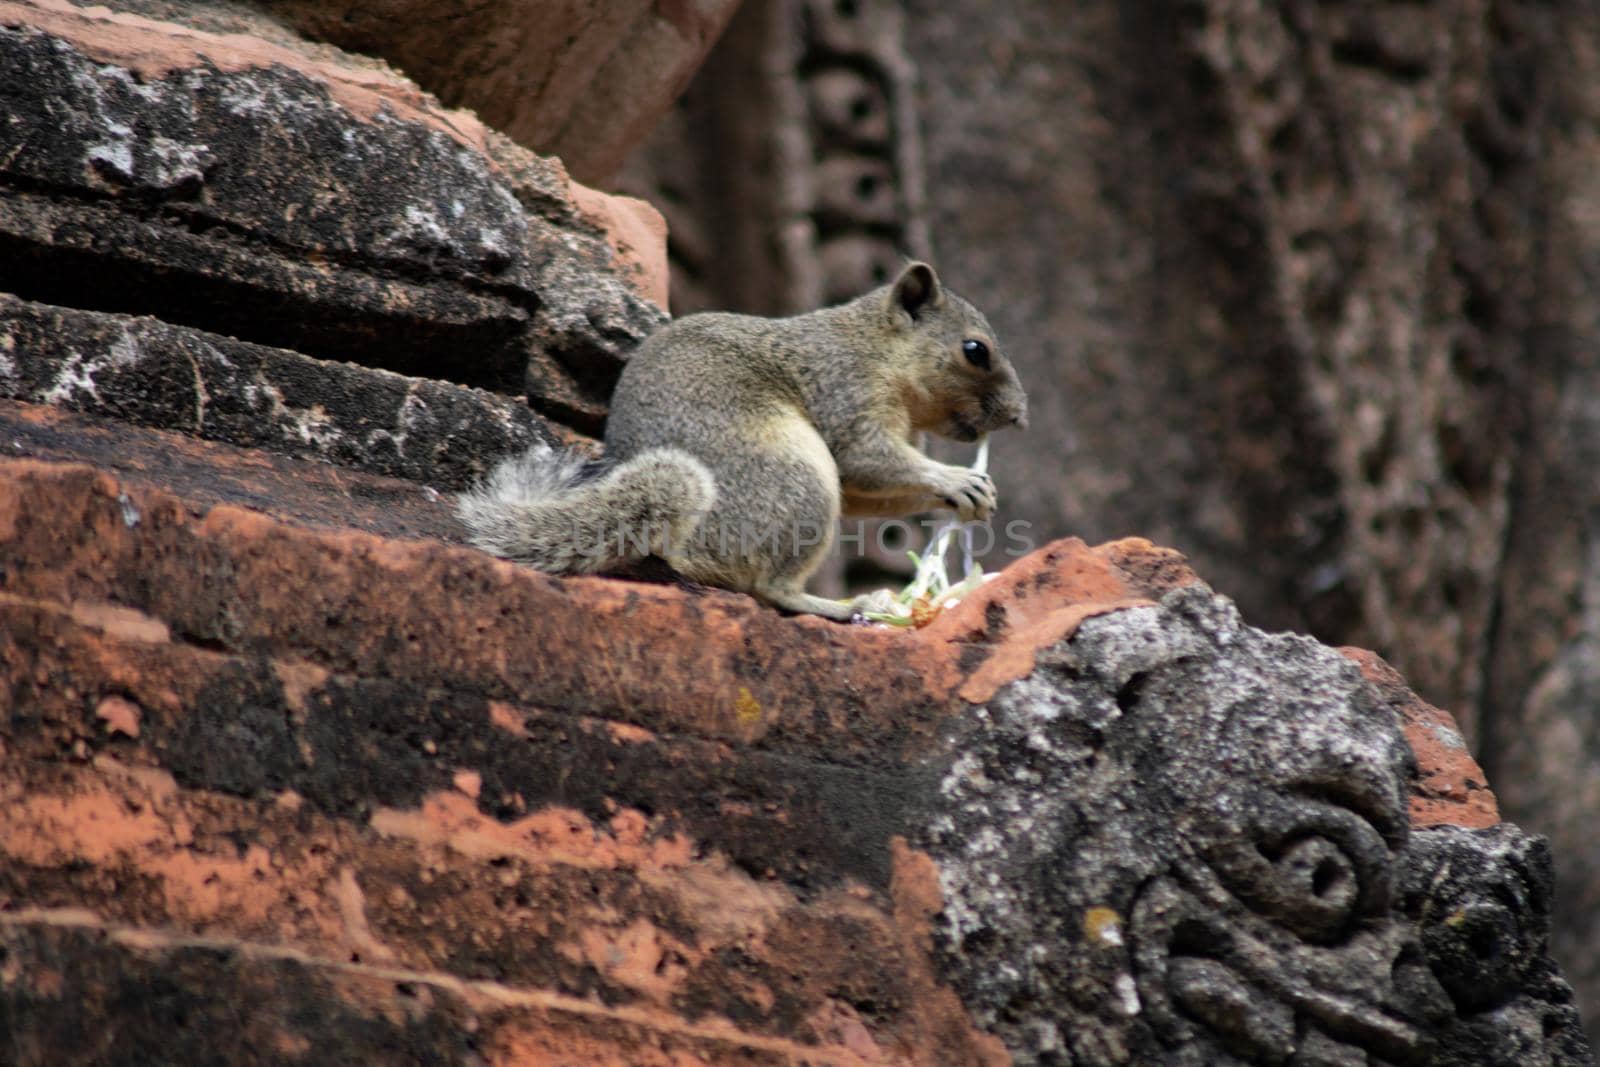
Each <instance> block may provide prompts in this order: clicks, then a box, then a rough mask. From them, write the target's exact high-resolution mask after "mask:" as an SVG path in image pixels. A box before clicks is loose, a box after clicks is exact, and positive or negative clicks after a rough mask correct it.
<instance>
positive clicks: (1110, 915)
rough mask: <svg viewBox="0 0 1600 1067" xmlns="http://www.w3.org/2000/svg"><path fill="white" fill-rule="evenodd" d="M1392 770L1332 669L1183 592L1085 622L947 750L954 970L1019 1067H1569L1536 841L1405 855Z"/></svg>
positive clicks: (1451, 846)
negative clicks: (1546, 1066) (1155, 1066)
mask: <svg viewBox="0 0 1600 1067" xmlns="http://www.w3.org/2000/svg"><path fill="white" fill-rule="evenodd" d="M1412 773H1414V766H1413V761H1412V758H1411V754H1410V750H1409V749H1408V748H1407V747H1406V746H1405V744H1404V742H1403V740H1402V738H1401V734H1400V731H1399V727H1398V725H1397V723H1396V722H1395V721H1394V720H1393V718H1392V715H1391V714H1390V712H1389V711H1388V710H1387V709H1386V708H1385V707H1384V706H1383V705H1382V704H1381V703H1380V702H1378V701H1377V700H1376V699H1375V698H1374V695H1373V693H1372V691H1371V690H1370V689H1369V688H1368V686H1367V685H1366V683H1365V682H1363V680H1362V678H1361V676H1360V674H1359V672H1358V671H1357V669H1356V668H1355V667H1354V665H1353V664H1351V663H1350V662H1348V661H1347V660H1346V659H1345V658H1344V657H1342V656H1340V655H1339V654H1338V653H1336V652H1334V651H1333V650H1332V649H1329V648H1327V647H1325V646H1322V645H1320V644H1318V643H1317V642H1315V641H1312V640H1311V639H1309V638H1305V637H1299V636H1293V635H1268V634H1265V633H1262V632H1260V631H1258V630H1254V629H1251V628H1249V627H1246V626H1244V625H1242V624H1241V623H1240V621H1239V619H1238V616H1237V614H1236V612H1235V611H1234V609H1233V606H1232V604H1231V603H1230V602H1228V601H1227V600H1225V599H1223V598H1221V597H1218V596H1215V595H1214V594H1212V593H1211V592H1210V591H1209V590H1207V589H1205V588H1203V587H1191V588H1188V589H1184V590H1180V591H1178V592H1176V593H1173V594H1171V595H1170V596H1169V597H1168V598H1167V599H1166V600H1165V601H1164V602H1163V604H1162V605H1161V606H1160V607H1150V608H1140V609H1134V610H1129V611H1123V612H1119V613H1117V614H1115V615H1112V616H1107V617H1105V618H1101V619H1092V620H1090V621H1088V622H1086V623H1085V624H1084V625H1083V626H1082V628H1081V629H1080V630H1079V632H1078V634H1077V636H1076V637H1075V638H1073V639H1072V640H1070V641H1067V642H1064V643H1063V644H1061V645H1059V646H1057V648H1056V649H1054V650H1053V651H1052V652H1051V653H1050V654H1048V656H1047V657H1045V658H1044V659H1042V660H1041V669H1040V670H1038V671H1036V672H1035V674H1034V675H1033V676H1032V677H1031V678H1029V679H1026V680H1024V681H1022V682H1018V683H1016V684H1014V685H1012V686H1011V687H1009V688H1008V689H1006V690H1004V691H1002V693H1001V694H1000V695H999V696H998V697H997V698H996V699H995V700H994V701H993V702H991V703H990V704H989V705H988V706H987V707H986V708H983V709H980V711H979V712H978V713H977V717H976V719H975V725H974V726H973V728H972V729H971V730H970V731H969V732H968V734H967V735H966V736H965V737H962V738H959V739H957V740H956V741H954V742H953V749H952V754H951V759H950V762H949V764H948V766H947V768H946V770H945V772H944V777H943V780H942V787H941V791H940V795H941V800H942V808H941V810H939V811H937V812H936V813H934V814H933V815H932V817H931V819H930V821H929V824H928V833H927V843H928V845H929V847H930V848H931V849H932V850H933V851H934V852H935V854H936V855H938V856H939V858H940V863H941V868H942V870H943V871H944V875H943V881H944V886H943V888H944V891H945V901H946V909H945V912H944V931H943V952H944V960H945V963H946V966H947V970H948V973H949V974H950V976H951V977H952V979H953V980H954V981H955V983H956V985H957V987H958V988H959V989H960V991H961V992H962V995H963V997H964V999H965V1000H966V1001H967V1003H968V1004H969V1005H971V1006H972V1007H973V1008H974V1010H975V1011H976V1012H977V1013H978V1014H979V1018H980V1021H981V1022H982V1023H983V1024H984V1025H987V1026H989V1027H992V1028H993V1029H994V1030H995V1031H996V1032H998V1033H999V1034H1001V1036H1002V1037H1003V1038H1004V1039H1005V1041H1006V1043H1007V1044H1008V1046H1010V1048H1011V1049H1012V1050H1013V1051H1014V1052H1015V1053H1016V1054H1017V1056H1018V1061H1019V1062H1022V1063H1073V1064H1096V1065H1098V1064H1106V1065H1109V1064H1122V1063H1142V1064H1150V1063H1163V1064H1194V1065H1201V1064H1207V1065H1216V1064H1236V1063H1275V1064H1295V1065H1304V1067H1309V1065H1313V1064H1315V1065H1336V1064H1419V1065H1421V1064H1431V1065H1443V1064H1463V1065H1465V1064H1468V1063H1472V1064H1525V1063H1588V1062H1590V1061H1589V1059H1588V1055H1587V1051H1586V1047H1585V1045H1584V1042H1583V1038H1582V1036H1581V1033H1580V1032H1579V1030H1578V1028H1577V1020H1576V1015H1575V1013H1574V1011H1573V1009H1572V1008H1571V1006H1570V1004H1569V1001H1570V997H1571V991H1570V989H1568V988H1567V987H1566V985H1565V983H1564V982H1563V981H1562V980H1561V979H1560V978H1559V976H1558V975H1557V974H1556V973H1555V970H1554V967H1553V965H1552V964H1551V963H1550V961H1549V959H1548V957H1547V956H1546V954H1545V938H1546V932H1547V919H1548V911H1549V895H1550V878H1549V869H1548V863H1549V861H1548V856H1547V853H1546V851H1545V849H1544V846H1543V843H1542V842H1541V841H1539V840H1537V839H1534V838H1530V837H1528V836H1527V835H1524V834H1522V833H1521V832H1520V831H1519V830H1517V829H1516V828H1514V827H1511V826H1501V827H1498V828H1496V829H1495V830H1493V831H1488V832H1482V833H1471V832H1468V831H1457V830H1454V829H1445V830H1430V831H1426V832H1417V833H1412V832H1411V831H1410V830H1409V825H1408V819H1407V815H1406V805H1405V798H1406V794H1407V789H1408V779H1409V777H1410V776H1411V774H1412ZM1041 1006H1049V1007H1048V1008H1044V1009H1043V1010H1041Z"/></svg>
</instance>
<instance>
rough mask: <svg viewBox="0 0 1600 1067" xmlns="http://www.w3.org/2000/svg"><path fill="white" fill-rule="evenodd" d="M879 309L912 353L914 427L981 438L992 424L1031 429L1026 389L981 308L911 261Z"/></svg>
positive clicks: (908, 388)
mask: <svg viewBox="0 0 1600 1067" xmlns="http://www.w3.org/2000/svg"><path fill="white" fill-rule="evenodd" d="M880 292H881V293H882V294H883V296H882V311H883V314H885V315H887V316H888V318H889V324H890V330H891V332H892V333H893V334H894V335H895V337H896V338H898V339H900V341H901V343H900V344H899V345H896V346H895V347H896V348H898V349H900V351H902V352H908V353H909V355H910V359H909V365H905V364H902V366H901V370H902V372H903V373H905V374H906V375H907V378H906V379H905V381H904V382H903V383H902V384H903V390H904V393H905V396H906V398H907V408H908V410H909V411H910V413H911V424H912V428H913V429H915V430H925V431H928V432H930V433H936V434H938V435H939V436H941V437H948V438H951V439H952V440H956V441H976V440H977V439H978V438H979V437H982V436H983V435H984V434H986V433H988V432H989V431H991V430H999V429H1004V428H1005V427H1007V426H1018V427H1022V428H1026V427H1027V425H1028V395H1027V393H1025V392H1023V390H1022V383H1021V382H1020V381H1019V380H1018V379H1017V372H1016V370H1015V368H1013V367H1012V366H1011V361H1010V360H1008V359H1006V357H1005V355H1004V353H1002V352H1001V351H1000V343H999V342H998V341H997V340H996V339H995V335H994V328H993V327H992V326H990V325H989V320H988V319H986V318H984V317H983V313H982V312H980V311H979V310H978V309H977V308H975V307H973V306H972V305H971V304H969V303H967V302H966V301H965V300H963V299H962V298H961V297H959V296H957V295H956V294H955V293H953V292H951V291H950V290H948V289H946V288H945V287H944V286H943V285H941V284H940V283H939V276H938V275H937V274H935V273H934V272H933V268H932V267H930V266H928V265H927V264H926V263H911V264H908V265H907V266H906V268H905V269H904V270H903V271H901V272H900V276H899V277H898V278H896V279H895V281H894V283H893V284H892V285H890V286H888V287H887V288H885V289H883V290H880Z"/></svg>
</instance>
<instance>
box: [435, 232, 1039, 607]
mask: <svg viewBox="0 0 1600 1067" xmlns="http://www.w3.org/2000/svg"><path fill="white" fill-rule="evenodd" d="M1026 420H1027V396H1026V394H1025V393H1024V392H1023V389H1022V385H1021V383H1020V382H1019V381H1018V380H1017V375H1016V371H1015V370H1014V369H1013V368H1012V366H1011V364H1010V362H1009V361H1008V360H1007V359H1006V358H1005V356H1004V355H1003V354H1002V353H1001V351H1000V346H999V343H998V342H997V341H996V340H995V336H994V331H993V329H992V328H991V327H990V326H989V323H988V321H987V320H986V319H984V317H983V315H982V314H981V313H979V312H978V310H977V309H976V308H974V307H973V306H972V305H971V304H969V303H967V301H965V300H963V299H962V298H961V297H959V296H957V295H956V294H954V293H952V292H950V291H949V290H948V289H946V288H944V287H943V286H942V285H941V284H940V282H939V279H938V277H937V275H935V274H934V271H933V268H931V267H929V266H928V265H927V264H924V263H912V264H910V265H908V266H907V267H906V268H905V269H904V270H903V271H902V272H901V273H900V275H899V276H898V277H897V278H896V279H895V281H894V282H893V283H892V284H890V285H887V286H884V287H882V288H880V289H875V290H873V291H872V292H869V293H867V294H866V295H864V296H861V297H857V298H856V299H855V300H852V301H850V302H849V303H846V304H841V305H839V306H837V307H831V308H824V309H822V310H820V311H813V312H810V313H808V314H804V315H796V316H793V317H791V318H783V319H768V318H760V317H757V316H751V315H734V314H726V313H719V312H712V313H702V314H697V315H688V316H685V317H684V318H681V319H678V320H676V321H675V322H673V323H671V324H669V325H668V326H665V327H663V328H662V329H661V330H658V331H657V332H656V333H654V334H652V335H651V336H650V337H649V338H648V339H647V340H646V341H645V342H644V344H643V345H641V346H640V348H639V350H638V351H637V352H636V353H635V354H634V355H633V357H632V359H630V360H629V361H628V363H627V365H626V366H625V367H624V368H623V372H622V376H621V378H620V379H619V380H618V383H617V388H616V392H615V393H614V395H613V396H612V401H611V412H610V415H609V417H608V418H607V420H606V433H605V459H604V461H603V462H602V463H600V464H594V463H591V462H589V461H586V460H585V459H583V458H582V457H581V456H577V455H575V454H572V453H565V452H561V451H559V450H556V449H552V448H550V447H548V446H545V445H539V446H536V447H535V448H533V449H531V450H530V451H528V452H526V453H524V454H522V455H520V456H516V457H513V458H511V459H509V460H506V461H504V462H502V463H501V464H500V465H499V466H498V467H496V468H495V469H494V471H493V472H492V473H491V474H490V475H489V476H488V478H487V479H485V481H484V482H483V483H482V484H480V485H479V486H477V487H476V488H474V489H472V490H471V491H469V492H467V493H464V494H463V495H462V496H461V497H460V499H459V502H458V513H459V515H460V517H461V520H462V522H463V523H464V524H465V526H466V527H467V529H468V531H469V534H470V540H471V541H472V543H473V544H475V545H477V546H478V547H479V548H482V549H484V550H485V551H488V552H492V553H494V554H495V555H498V556H503V557H505V558H507V559H511V560H515V561H517V562H520V563H525V564H528V565H530V566H533V567H536V568H538V569H539V570H542V571H546V572H549V573H554V574H593V573H599V572H603V571H607V570H613V569H617V568H620V567H623V566H625V565H627V564H630V563H633V562H636V561H638V560H640V559H643V558H644V557H646V556H652V555H653V556H658V557H660V558H662V559H664V560H665V561H666V562H667V563H668V564H670V565H671V566H672V567H673V569H675V570H676V571H677V572H678V573H679V574H681V575H683V576H684V577H685V578H688V579H690V580H692V581H696V582H701V583H704V584H707V585H716V586H721V587H724V588H728V589H734V590H738V591H741V592H746V593H750V594H752V595H754V596H756V597H757V598H759V599H761V600H763V601H765V602H766V603H768V604H771V605H773V606H775V607H778V608H782V609H785V610H788V611H795V612H803V613H809V614H815V615H822V616H825V617H827V618H830V619H836V620H839V621H848V620H849V619H850V618H851V617H852V615H854V614H855V613H857V612H859V611H862V610H871V609H873V608H875V607H878V606H879V605H880V604H881V594H873V595H869V596H868V597H860V598H857V600H856V601H855V602H853V603H850V604H844V603H839V602H837V601H832V600H827V599H824V598H822V597H817V596H812V595H811V594H808V593H806V592H805V582H806V579H807V578H809V577H810V576H811V574H812V572H814V571H815V570H816V569H817V567H818V566H819V565H820V564H821V562H822V560H823V559H824V558H825V557H826V555H827V553H828V551H829V550H830V548H831V547H832V543H833V539H834V535H835V532H836V531H835V528H836V526H837V524H838V520H839V517H840V516H841V515H847V516H877V517H893V516H901V515H911V514H916V513H918V512H922V511H931V510H935V509H939V508H947V509H950V510H953V511H955V512H956V513H957V515H959V516H960V517H961V518H962V519H963V520H972V519H977V520H981V519H986V518H988V517H989V515H990V514H992V513H993V511H994V507H995V503H996V497H995V488H994V483H993V482H992V481H990V479H989V477H988V475H986V474H979V473H977V472H974V471H971V470H968V469H967V468H965V467H955V466H950V465H948V464H944V463H939V462H936V461H935V460H933V459H930V458H929V457H928V456H926V455H924V454H923V453H922V452H921V451H920V450H919V449H918V448H917V447H916V441H917V440H918V436H919V435H920V434H922V433H924V432H931V433H935V434H938V435H940V436H943V437H949V438H952V439H954V440H958V441H975V440H977V439H978V438H979V437H981V436H983V435H984V434H986V433H988V432H989V431H991V430H995V429H1000V428H1003V427H1006V426H1025V425H1026Z"/></svg>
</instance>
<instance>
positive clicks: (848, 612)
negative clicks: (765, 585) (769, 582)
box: [755, 589, 855, 622]
mask: <svg viewBox="0 0 1600 1067" xmlns="http://www.w3.org/2000/svg"><path fill="white" fill-rule="evenodd" d="M755 595H756V597H757V598H758V599H761V600H764V601H766V602H767V603H768V604H771V605H772V606H773V607H775V608H781V609H782V610H784V611H792V612H794V613H795V614H797V615H820V616H822V617H823V618H824V619H832V620H833V621H834V622H849V621H850V620H851V618H852V617H853V616H854V615H855V607H854V605H851V604H841V603H839V601H837V600H829V599H827V598H826V597H820V596H814V595H812V594H811V593H805V592H802V591H800V590H798V589H761V590H758V591H756V594H755Z"/></svg>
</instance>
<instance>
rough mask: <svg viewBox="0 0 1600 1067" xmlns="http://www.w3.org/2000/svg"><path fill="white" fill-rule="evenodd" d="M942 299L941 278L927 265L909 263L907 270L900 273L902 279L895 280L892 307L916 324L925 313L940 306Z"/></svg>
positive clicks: (891, 297)
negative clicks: (909, 317)
mask: <svg viewBox="0 0 1600 1067" xmlns="http://www.w3.org/2000/svg"><path fill="white" fill-rule="evenodd" d="M942 299H943V294H942V293H941V292H940V291H939V276H938V275H937V274H935V273H933V268H932V267H930V266H928V265H927V264H926V263H908V264H906V269H905V270H903V271H901V272H900V277H898V278H896V279H895V280H894V288H893V290H892V291H891V293H890V307H891V309H893V310H896V311H903V312H905V313H906V314H907V315H909V316H911V319H912V321H913V322H915V321H916V320H917V319H919V318H921V317H922V313H923V311H925V310H927V309H928V308H930V307H936V306H938V304H939V301H940V300H942Z"/></svg>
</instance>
